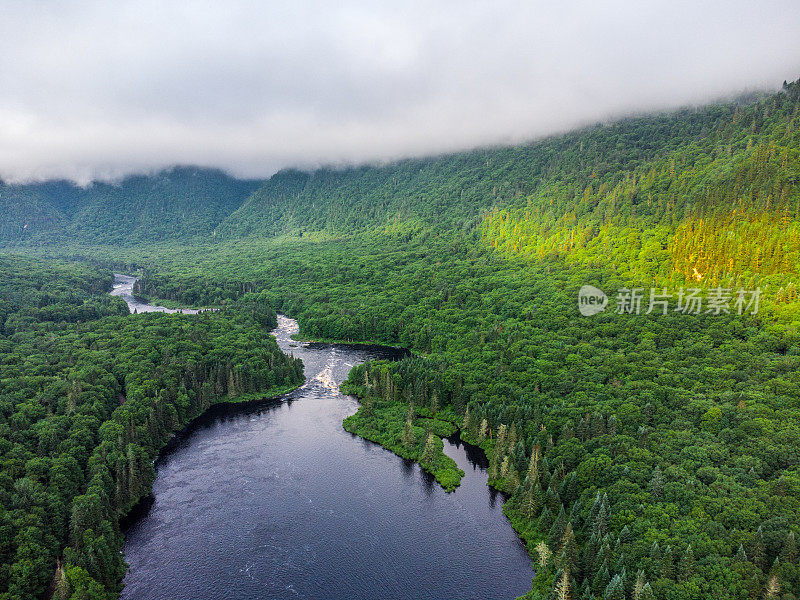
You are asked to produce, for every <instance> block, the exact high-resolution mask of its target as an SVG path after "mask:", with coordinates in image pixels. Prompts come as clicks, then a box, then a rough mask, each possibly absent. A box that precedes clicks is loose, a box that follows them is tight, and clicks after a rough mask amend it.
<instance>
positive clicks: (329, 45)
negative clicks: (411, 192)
mask: <svg viewBox="0 0 800 600" xmlns="http://www.w3.org/2000/svg"><path fill="white" fill-rule="evenodd" d="M798 31H800V4H798V3H797V2H796V0H767V1H764V2H744V1H740V0H734V1H724V2H723V1H701V2H684V1H675V0H671V1H669V2H667V1H653V2H634V1H621V0H618V1H612V2H603V3H597V2H589V1H586V2H581V1H569V2H561V3H553V2H542V1H538V0H537V1H528V2H511V1H501V2H492V3H488V2H469V1H466V2H465V1H463V0H460V1H458V2H438V3H435V4H433V3H429V2H422V1H411V2H403V3H396V2H363V1H357V0H344V1H342V2H337V3H335V6H334V4H333V3H329V2H320V1H313V0H312V1H308V0H305V1H301V2H294V3H285V2H255V1H247V0H229V1H226V2H172V3H163V2H155V1H141V0H137V1H136V2H132V1H119V2H114V3H107V2H99V1H98V2H92V1H80V2H78V1H63V2H54V1H53V2H51V1H40V2H30V1H24V0H9V1H6V2H4V6H3V10H2V16H1V18H0V34H2V35H0V74H1V76H2V82H3V84H2V85H1V86H0V177H2V178H4V179H6V180H11V181H19V180H29V179H46V178H51V177H67V178H70V179H74V180H76V181H80V182H85V181H88V180H89V179H92V178H114V177H118V176H120V175H123V174H125V173H129V172H133V171H146V170H152V169H156V168H159V167H163V166H165V165H170V164H175V163H184V164H185V163H192V164H198V165H204V166H217V167H221V168H224V169H227V170H229V171H231V172H233V173H235V174H238V175H243V176H251V177H252V176H268V175H270V174H271V173H273V172H274V171H275V170H277V169H279V168H281V167H284V166H290V165H292V166H314V165H318V164H321V163H333V164H347V163H353V162H361V161H377V160H385V159H392V158H398V157H403V156H408V155H419V154H429V153H438V152H443V151H450V150H457V149H462V148H468V147H472V146H476V145H482V144H495V143H509V142H516V141H520V140H525V139H529V138H533V137H537V136H542V135H546V134H550V133H555V132H559V131H563V130H565V129H569V128H572V127H575V126H578V125H582V124H586V123H591V122H594V121H598V120H603V119H608V118H613V117H619V116H624V115H626V114H630V113H633V112H641V111H650V110H660V109H668V108H672V107H677V106H681V105H686V104H694V103H702V102H705V101H708V100H712V99H715V98H719V97H721V96H726V95H731V94H735V93H739V92H742V91H745V90H756V89H770V90H773V89H776V88H777V87H779V86H780V83H781V82H782V81H783V80H784V79H787V80H793V79H796V78H797V77H798V76H799V75H800V36H798V35H797V32H798Z"/></svg>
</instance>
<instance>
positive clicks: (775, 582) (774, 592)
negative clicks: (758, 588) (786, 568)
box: [764, 558, 781, 600]
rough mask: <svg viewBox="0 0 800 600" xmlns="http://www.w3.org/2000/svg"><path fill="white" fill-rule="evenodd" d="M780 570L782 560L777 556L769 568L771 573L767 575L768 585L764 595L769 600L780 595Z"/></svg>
mask: <svg viewBox="0 0 800 600" xmlns="http://www.w3.org/2000/svg"><path fill="white" fill-rule="evenodd" d="M779 570H780V561H779V559H777V558H776V559H775V562H774V563H772V568H771V569H770V570H769V575H768V576H767V587H766V590H765V591H764V597H765V598H768V599H769V600H772V599H773V598H778V597H780V593H781V581H780V577H779V575H778V573H779Z"/></svg>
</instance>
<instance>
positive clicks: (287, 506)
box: [122, 296, 533, 600]
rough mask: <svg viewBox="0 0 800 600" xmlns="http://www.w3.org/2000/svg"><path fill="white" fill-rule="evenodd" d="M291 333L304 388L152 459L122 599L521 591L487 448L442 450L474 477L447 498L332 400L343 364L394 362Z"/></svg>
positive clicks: (517, 552) (204, 421)
mask: <svg viewBox="0 0 800 600" xmlns="http://www.w3.org/2000/svg"><path fill="white" fill-rule="evenodd" d="M123 297H124V296H123ZM137 312H146V311H142V310H137ZM141 318H147V317H146V316H144V317H141ZM177 318H181V317H177ZM296 331H297V323H296V322H295V321H294V320H292V319H289V318H287V317H284V316H279V322H278V328H277V329H276V330H275V331H273V335H275V337H276V338H277V340H278V344H279V345H280V347H281V349H282V350H283V351H284V352H287V353H288V352H291V353H294V354H295V356H299V357H300V358H301V359H302V360H303V363H304V365H305V373H306V377H307V380H306V383H305V385H304V386H303V387H302V388H300V389H298V390H296V391H295V392H292V393H290V394H287V395H286V396H284V397H282V398H280V399H278V400H274V401H263V402H258V403H249V404H247V405H228V406H225V405H222V406H217V407H214V408H212V409H211V410H210V411H209V412H208V413H206V414H205V415H204V416H202V417H201V418H200V419H198V420H197V421H195V423H193V424H192V425H191V426H190V427H189V428H188V430H187V431H186V432H185V434H184V435H182V436H180V438H178V439H177V440H176V443H174V444H172V445H171V447H170V449H169V450H168V451H167V452H166V453H165V454H164V455H163V456H162V458H161V459H159V461H158V463H157V477H156V480H155V484H154V486H153V498H152V504H151V505H150V506H149V508H147V509H145V510H142V511H141V514H140V515H139V516H138V517H137V518H136V519H135V520H134V521H133V523H132V524H130V526H129V527H128V529H127V531H126V541H125V548H124V553H125V559H126V560H127V562H128V564H129V565H130V570H129V572H128V574H127V576H126V578H125V582H124V583H125V588H124V591H123V593H122V598H125V599H128V600H189V599H192V600H201V599H202V600H205V599H219V600H223V599H224V600H229V599H230V600H234V599H236V600H248V599H273V598H274V599H284V598H286V599H288V598H306V599H315V600H316V599H319V600H323V599H324V600H334V599H342V600H345V599H352V600H359V599H363V600H367V599H384V598H385V599H387V600H388V599H392V600H399V599H406V598H407V599H430V600H454V599H460V600H468V599H475V600H491V599H495V598H496V599H513V598H516V597H517V596H519V595H522V594H524V593H525V592H527V591H528V590H529V589H530V586H531V577H532V576H533V570H532V567H531V563H530V559H529V558H528V556H527V554H526V552H525V549H524V547H523V544H522V543H521V542H520V540H519V539H518V538H517V536H516V534H515V533H514V531H513V530H512V529H511V526H510V525H509V523H508V521H507V520H506V519H505V517H504V516H503V514H502V498H501V497H500V496H498V495H496V494H493V493H492V492H491V491H490V489H489V488H488V487H487V486H486V473H485V468H486V465H485V458H484V457H483V453H482V452H481V451H480V450H479V449H475V448H471V447H466V446H465V445H464V444H462V443H459V442H455V443H454V442H450V441H448V440H445V452H446V453H447V454H449V455H450V456H452V457H453V458H454V459H455V461H456V462H457V463H458V465H459V467H461V468H462V469H463V470H464V471H465V472H466V476H465V477H464V479H463V480H462V485H461V487H459V488H458V489H457V490H456V491H455V492H453V493H450V494H448V493H446V492H445V491H444V490H443V489H441V488H440V487H439V486H438V484H436V482H435V481H434V480H433V479H432V478H431V477H430V476H428V475H427V474H426V473H424V472H423V471H422V470H421V469H420V468H419V466H418V465H415V464H413V463H410V462H408V461H405V460H403V459H402V458H400V457H398V456H396V455H394V454H392V453H390V452H388V451H386V450H384V449H383V448H381V447H380V446H377V445H375V444H373V443H371V442H367V441H365V440H362V439H360V438H358V437H355V436H353V435H351V434H349V433H347V432H346V431H345V430H344V429H343V428H342V420H343V419H344V418H345V417H346V416H348V415H350V414H352V413H354V412H355V411H356V410H357V407H358V403H357V401H356V400H355V399H354V398H351V397H349V396H345V395H342V394H341V393H339V391H338V387H339V384H340V383H341V382H342V381H343V380H344V379H345V378H346V377H347V373H348V372H349V370H350V368H351V367H352V366H353V365H355V364H358V363H360V362H362V361H364V360H367V359H370V358H390V359H391V358H397V357H398V356H399V355H400V352H399V351H397V350H394V349H390V348H379V347H363V346H348V345H331V344H303V343H298V342H295V341H293V340H292V339H291V337H290V336H291V335H292V334H293V333H295V332H296Z"/></svg>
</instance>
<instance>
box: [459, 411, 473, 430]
mask: <svg viewBox="0 0 800 600" xmlns="http://www.w3.org/2000/svg"><path fill="white" fill-rule="evenodd" d="M470 429H472V416H471V415H470V414H469V406H468V407H467V412H465V413H464V420H463V421H462V423H461V431H464V432H468V431H469V430H470Z"/></svg>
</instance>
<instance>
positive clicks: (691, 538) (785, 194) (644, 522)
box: [3, 83, 800, 600]
mask: <svg viewBox="0 0 800 600" xmlns="http://www.w3.org/2000/svg"><path fill="white" fill-rule="evenodd" d="M798 128H800V85H799V84H798V83H793V84H786V85H785V86H784V89H783V90H782V91H781V92H779V93H777V94H774V95H771V96H765V97H761V98H751V99H749V100H740V101H737V102H730V103H726V104H720V105H715V106H709V107H704V108H696V109H689V110H684V111H679V112H676V113H673V114H667V115H656V116H643V117H639V118H634V119H628V120H624V121H622V122H619V123H615V124H610V125H602V126H597V127H592V128H588V129H585V130H582V131H578V132H574V133H570V134H567V135H563V136H558V137H553V138H550V139H546V140H542V141H538V142H535V143H531V144H527V145H524V146H519V147H514V148H494V149H484V150H476V151H473V152H468V153H463V154H458V155H450V156H443V157H437V158H430V159H419V160H408V161H403V162H400V163H397V164H392V165H384V166H367V167H361V168H353V169H347V170H342V171H335V170H322V171H316V172H313V173H303V172H298V171H286V172H283V173H280V174H278V175H276V176H274V177H272V178H271V179H270V180H269V181H267V182H266V183H265V184H264V185H263V186H262V187H261V188H260V189H259V190H258V191H256V192H255V193H254V194H253V195H252V196H250V197H249V198H248V199H247V201H246V202H244V203H243V204H242V205H241V207H239V208H238V209H237V210H235V211H232V212H231V214H230V215H228V216H227V217H226V218H225V219H223V221H222V222H221V223H220V224H219V225H218V226H217V227H216V232H217V235H216V236H215V237H214V238H213V239H210V238H208V239H201V240H198V239H197V238H195V239H190V238H188V237H173V238H170V239H169V241H166V242H162V243H160V244H140V243H138V242H140V241H141V239H142V238H137V237H130V238H124V237H121V238H119V239H120V240H121V241H122V242H124V243H123V244H119V245H117V246H92V245H91V243H90V242H88V241H87V240H86V239H78V238H70V239H69V240H67V241H68V243H67V244H66V245H64V246H54V245H51V246H49V247H45V248H39V249H36V252H38V253H40V254H46V255H53V256H55V255H59V254H69V255H81V256H85V257H91V258H93V259H95V260H99V261H105V262H107V263H114V264H124V265H126V266H127V267H130V268H139V267H142V268H144V276H143V278H142V280H141V282H140V286H139V292H140V293H142V294H145V295H148V296H150V297H153V298H155V299H158V298H164V299H170V300H173V301H179V302H183V303H186V304H192V305H197V304H201V305H203V304H204V305H211V304H214V305H223V306H227V305H232V304H234V303H236V302H241V301H242V299H243V298H244V299H247V298H252V297H253V296H252V295H253V294H256V295H257V297H258V298H259V300H260V301H261V302H264V303H266V304H267V305H268V306H269V307H270V309H274V310H279V311H282V312H285V313H286V314H288V315H290V316H293V317H296V318H297V319H298V320H299V322H300V326H301V333H302V334H304V335H306V336H310V337H317V338H328V339H340V340H341V339H347V340H360V341H368V340H370V341H379V342H388V343H393V344H402V345H404V346H407V347H409V348H411V349H413V350H415V353H416V355H415V356H414V357H410V358H408V359H405V360H402V361H399V362H397V363H372V364H367V365H365V366H364V367H360V368H356V369H354V371H353V372H352V374H351V379H350V381H349V383H348V385H349V389H350V390H352V391H354V392H355V393H358V394H359V395H360V396H361V397H362V398H363V399H364V400H365V407H366V408H367V410H364V409H362V411H360V412H359V414H358V416H357V417H356V419H354V420H353V421H351V422H350V425H353V424H355V426H354V427H353V428H354V429H357V430H360V431H369V432H370V435H371V438H372V439H376V440H378V441H380V442H381V443H383V444H384V445H386V446H387V447H389V448H391V449H393V450H394V451H396V452H398V453H404V452H405V453H408V454H409V455H414V453H415V452H416V451H417V450H418V449H419V448H417V447H415V446H413V445H412V444H411V443H409V442H408V437H409V436H408V435H406V434H404V432H408V431H411V432H414V431H417V430H418V429H415V428H420V427H423V423H424V419H425V418H426V417H427V416H431V415H439V416H441V417H442V418H447V419H450V420H451V421H453V422H454V425H456V426H458V427H459V429H460V432H461V436H462V437H463V438H464V439H466V440H470V441H473V442H475V443H479V444H480V445H481V446H483V447H484V449H485V450H486V451H487V453H488V455H489V457H490V459H491V480H490V483H491V484H492V485H494V486H495V487H497V488H498V489H501V490H504V491H506V492H508V493H509V494H511V499H510V501H509V502H508V503H507V504H506V508H505V510H506V512H507V514H508V516H509V518H510V519H511V522H512V523H513V525H514V526H515V528H517V530H518V531H519V533H520V535H521V536H522V537H523V539H524V540H525V541H526V543H527V544H528V548H529V550H530V551H531V555H532V557H533V558H534V559H535V560H536V561H537V563H538V564H539V569H538V572H537V576H536V578H535V580H534V582H533V590H532V591H531V593H530V598H532V599H537V600H543V599H544V598H548V599H549V598H552V597H556V595H557V594H560V597H571V598H586V599H593V598H604V599H605V598H608V599H614V600H622V599H635V600H650V599H652V598H656V599H658V600H683V599H694V600H706V599H708V598H714V599H717V598H719V599H736V600H739V599H742V600H743V599H745V598H782V599H783V600H789V599H792V598H796V597H798V595H800V565H799V564H798V560H799V559H800V557H799V556H798V548H797V536H798V535H800V526H798V524H799V523H800V473H799V472H798V468H800V451H799V450H798V449H799V448H800V378H799V377H800V376H798V373H800V370H798V368H799V367H800V333H799V332H800V302H798V298H797V292H796V285H797V278H798V268H800V267H799V266H798V265H799V263H798V259H799V258H800V256H798V252H800V249H799V247H798V239H799V236H800V230H799V229H798V227H799V225H798V224H799V223H800V220H799V219H800V214H799V213H798V203H799V202H800V133H798ZM584 285H593V286H596V287H598V288H600V289H602V290H605V291H606V292H607V293H608V295H609V296H610V297H611V304H610V306H609V308H608V310H606V311H605V312H603V313H601V314H596V315H594V316H582V315H581V314H580V312H579V310H578V292H579V289H580V288H581V287H582V286H584ZM651 288H652V289H655V290H656V291H657V292H658V293H659V294H663V295H664V296H668V298H669V302H668V303H667V304H666V305H665V306H664V309H665V310H663V311H662V310H661V307H660V306H659V305H657V306H658V308H657V309H656V310H650V311H649V312H648V311H647V309H648V303H649V300H650V299H651V296H650V292H651ZM634 289H639V290H641V291H642V298H641V300H642V304H641V310H639V311H634V310H633V306H632V305H631V306H629V307H628V308H630V310H628V309H627V308H626V307H625V305H624V304H621V301H619V300H618V299H617V298H616V296H617V293H618V291H620V292H621V291H622V290H628V292H629V293H630V292H631V290H634ZM695 289H696V290H697V291H696V292H695V291H694V290H695ZM757 289H760V291H761V295H760V296H759V298H760V300H761V302H760V304H759V305H758V306H754V305H753V304H749V305H747V306H740V307H739V308H740V310H737V309H736V306H735V304H734V300H735V298H736V294H737V293H739V292H741V294H743V295H747V297H748V298H750V299H751V300H752V298H753V294H754V293H755V291H756V290H757ZM686 294H692V295H693V296H694V297H696V304H694V305H693V306H694V307H695V308H697V310H690V309H688V308H687V305H686V304H684V303H683V300H684V298H685V297H686ZM622 296H623V297H624V293H622ZM715 297H716V298H717V301H716V304H714V300H713V299H714V298H715ZM722 297H727V302H722V301H721V300H720V298H722ZM615 300H616V302H615ZM34 301H36V299H35V298H34ZM679 303H680V304H679ZM7 305H8V306H11V307H12V309H11V311H10V312H9V314H11V312H13V314H14V315H16V316H14V317H13V319H11V321H10V322H11V323H12V324H13V323H14V322H17V321H19V322H25V319H34V320H35V323H37V324H36V327H38V328H44V327H46V326H47V327H51V325H42V324H38V323H39V321H38V320H36V319H38V317H36V314H37V313H36V311H32V312H33V314H32V315H24V314H22V315H17V313H18V312H19V311H20V310H21V309H22V306H23V305H25V306H31V301H28V300H26V301H24V302H18V301H13V302H12V300H7ZM46 305H47V303H46V302H45V306H46ZM714 306H716V307H717V310H715V309H714ZM14 307H18V308H14ZM620 307H621V308H620ZM720 307H721V308H720ZM40 308H43V307H40ZM742 308H744V309H745V310H741V309H742ZM112 309H113V307H112ZM97 310H98V311H100V314H102V311H103V310H106V308H104V307H100V308H98V309H97ZM226 313H227V311H225V312H223V314H222V315H220V316H219V318H226ZM204 318H211V317H204ZM114 319H119V317H104V318H101V319H99V320H97V321H96V322H97V323H104V322H106V320H108V322H109V323H111V322H114ZM93 322H94V321H93ZM176 322H182V321H168V323H176ZM6 323H9V318H7V319H6ZM143 323H144V321H143ZM159 326H163V325H162V324H161V323H159ZM61 327H77V328H85V327H89V326H88V325H86V324H79V325H61ZM26 331H27V330H26ZM162 334H163V335H178V334H176V333H174V332H172V331H171V330H162ZM6 335H9V334H6ZM25 335H32V334H25ZM230 335H233V333H230ZM237 335H238V334H237ZM22 339H23V340H24V339H26V338H22ZM37 339H38V338H37ZM46 339H48V338H45V340H46ZM82 340H83V339H82V338H80V337H78V338H76V343H78V346H79V347H81V348H83V347H86V348H87V351H91V350H92V344H91V343H89V342H88V341H85V340H83V341H82ZM42 343H44V342H42ZM99 348H100V349H102V346H99ZM246 348H248V346H245V349H246ZM82 351H83V350H82ZM243 351H244V350H243ZM32 355H34V356H35V355H36V354H35V353H32ZM147 356H149V355H147ZM238 360H242V359H239V358H237V359H235V361H234V362H233V363H232V364H238V363H237V362H236V361H238ZM144 370H145V371H147V367H144ZM65 385H66V384H65ZM148 389H150V388H148ZM62 392H63V393H62V394H61V395H58V394H54V395H55V396H56V397H58V398H62V397H63V396H64V394H66V391H65V390H62ZM28 395H30V394H28ZM28 395H26V394H25V393H20V397H21V398H23V397H27V396H28ZM67 397H68V396H67ZM60 401H65V400H63V398H62V400H60ZM412 404H413V408H412V406H411V405H412ZM126 405H127V403H126ZM38 418H39V417H32V418H31V419H30V421H31V422H33V421H35V420H36V419H38ZM406 420H407V421H408V422H409V425H408V427H406ZM10 422H11V423H16V421H10ZM27 422H28V421H26V422H25V423H27ZM8 427H11V425H8ZM432 433H434V432H432ZM26 439H27V438H26ZM31 439H32V438H31ZM417 441H418V440H417ZM434 441H435V440H434ZM31 443H33V442H31ZM126 443H127V442H126ZM418 445H419V444H418ZM18 469H19V467H18ZM108 469H109V472H110V473H113V472H114V471H113V469H112V468H111V467H108ZM19 472H20V473H22V471H21V470H20V471H19ZM104 473H105V471H104ZM103 477H105V475H103ZM14 498H17V496H14ZM3 505H4V506H6V505H7V503H6V502H4V503H3ZM14 506H18V505H14ZM26 506H27V505H26ZM15 514H16V515H18V516H19V515H21V514H25V512H24V510H23V512H22V513H19V512H18V513H15ZM9 531H10V530H9ZM15 531H16V530H15ZM15 535H17V534H16V533H15ZM9 539H11V538H9ZM13 539H16V538H13ZM20 539H21V538H20ZM37 543H39V542H37ZM9 547H11V546H9ZM14 551H15V552H17V550H14ZM9 552H10V551H9ZM15 556H16V555H15ZM27 556H28V555H25V556H24V557H23V558H26V557H27ZM4 562H5V561H4ZM72 564H75V565H78V566H82V565H83V564H84V563H81V562H80V560H79V558H76V559H74V560H73V563H72ZM26 568H28V569H29V571H30V572H35V571H36V569H35V568H34V567H26ZM83 568H86V569H88V567H83ZM15 572H16V571H15ZM109 572H111V571H109ZM9 577H10V575H9ZM103 581H106V580H103Z"/></svg>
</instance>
